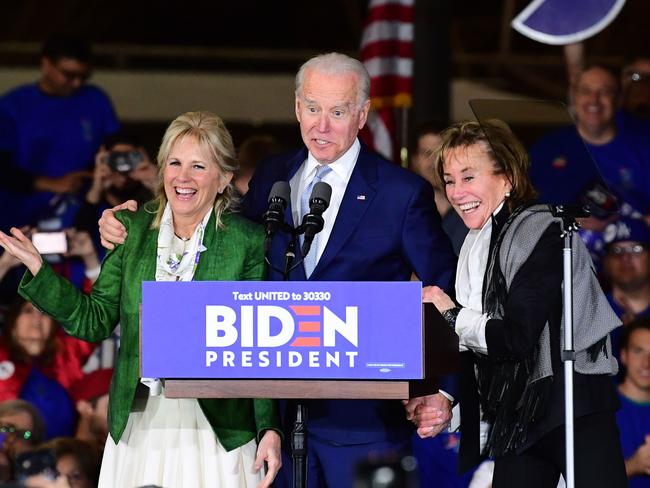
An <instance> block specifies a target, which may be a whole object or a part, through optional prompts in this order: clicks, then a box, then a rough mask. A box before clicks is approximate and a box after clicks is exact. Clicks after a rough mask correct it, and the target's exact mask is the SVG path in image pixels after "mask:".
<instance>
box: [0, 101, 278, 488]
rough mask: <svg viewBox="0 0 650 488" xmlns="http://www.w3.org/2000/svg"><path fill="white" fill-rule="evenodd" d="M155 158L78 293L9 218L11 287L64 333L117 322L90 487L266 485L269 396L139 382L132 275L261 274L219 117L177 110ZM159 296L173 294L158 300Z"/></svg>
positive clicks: (253, 230)
mask: <svg viewBox="0 0 650 488" xmlns="http://www.w3.org/2000/svg"><path fill="white" fill-rule="evenodd" d="M157 159H158V167H159V171H160V175H161V177H160V184H159V186H158V189H157V197H156V199H155V200H153V201H152V202H150V203H148V204H145V205H143V206H142V207H141V209H140V210H139V211H138V212H137V213H132V212H123V213H121V214H118V218H120V219H121V221H122V223H123V224H124V225H125V227H126V228H127V229H128V233H129V236H128V238H127V239H126V242H125V244H124V245H122V246H118V247H116V248H115V249H114V250H113V251H111V252H109V253H108V254H107V255H106V258H105V259H104V262H103V264H102V269H101V273H100V275H99V278H98V279H97V281H96V283H95V285H94V287H93V289H92V292H91V293H90V295H84V294H82V293H81V292H79V291H78V290H76V289H75V288H74V287H73V286H72V285H71V284H70V283H69V282H68V281H66V280H65V279H63V278H62V277H61V276H59V275H57V274H55V273H54V272H53V270H52V268H51V267H50V266H49V265H48V264H47V263H46V262H44V261H43V259H42V257H41V256H40V254H39V253H38V252H37V251H36V249H35V248H34V246H33V245H32V243H31V241H29V239H27V238H26V237H25V236H24V234H22V233H21V232H20V231H19V230H18V229H15V228H13V229H12V230H11V233H12V236H9V235H6V234H4V233H0V245H1V246H2V247H4V248H5V249H6V250H7V251H8V252H10V253H12V254H14V255H15V256H17V257H18V258H20V259H21V261H22V262H23V263H24V264H25V265H26V266H27V269H28V272H26V274H25V276H24V277H23V280H22V282H21V286H20V288H19V293H20V294H21V295H23V296H24V297H26V298H28V299H29V300H31V301H33V302H34V303H35V304H37V306H38V307H39V308H41V309H43V310H46V311H47V312H49V313H51V314H52V315H53V316H54V317H55V318H56V319H57V320H59V321H60V322H61V323H62V324H63V326H64V328H65V329H66V330H67V331H68V332H69V333H70V334H72V335H75V336H77V337H81V338H84V339H86V340H91V341H98V340H102V339H104V338H106V337H108V336H109V335H110V334H111V333H112V332H113V329H114V328H115V326H116V325H117V323H118V321H119V323H120V327H121V347H120V350H119V353H118V358H117V362H116V366H115V371H114V374H113V378H112V380H111V388H110V397H109V407H108V408H109V413H108V418H109V430H110V437H109V438H108V439H107V441H106V447H105V450H104V458H103V461H102V469H101V474H100V480H99V486H100V487H114V486H141V485H147V484H155V485H159V486H192V487H198V488H201V487H208V486H210V487H212V486H228V487H231V486H232V487H252V486H258V487H260V488H264V487H268V486H269V485H270V484H271V482H272V481H273V479H274V478H275V475H276V473H277V471H278V470H279V468H280V466H281V460H280V440H281V438H280V434H279V432H280V423H279V412H278V408H277V405H276V402H275V401H272V400H266V399H254V400H251V399H218V400H217V399H199V400H196V399H171V398H166V397H165V395H164V389H162V387H161V385H160V384H157V385H156V386H157V388H151V389H148V388H147V387H146V386H145V385H144V382H146V383H147V384H151V382H149V381H148V380H149V379H143V378H140V375H139V340H140V339H139V336H140V317H139V315H140V314H139V310H140V303H141V302H142V287H141V284H142V282H143V281H191V280H228V281H240V280H260V279H262V278H263V277H264V274H265V264H264V255H263V245H262V243H263V240H264V233H263V230H262V228H261V227H259V226H257V225H255V224H253V223H251V222H249V221H247V220H245V219H244V218H242V217H239V216H238V215H236V214H235V213H233V211H232V210H233V207H234V206H235V203H236V192H235V189H234V187H233V185H232V178H233V175H234V173H235V172H236V171H237V169H238V165H237V160H236V157H235V149H234V146H233V143H232V138H231V136H230V134H229V133H228V131H227V129H226V127H225V125H224V124H223V122H222V120H221V119H220V118H219V117H217V116H216V115H214V114H212V113H210V112H188V113H186V114H183V115H181V116H179V117H177V118H176V119H175V120H174V121H173V122H172V123H171V124H170V126H169V127H168V128H167V131H166V132H165V135H164V136H163V140H162V143H161V146H160V150H159V152H158V158H157ZM170 306H179V307H182V306H183V303H175V302H174V301H173V300H170ZM182 326H183V324H179V327H182ZM141 380H144V381H141ZM154 384H155V382H154ZM161 392H162V393H161ZM257 441H259V444H258V442H257ZM264 462H266V463H267V465H268V472H267V474H266V476H264V475H263V473H262V469H261V468H262V466H263V464H264Z"/></svg>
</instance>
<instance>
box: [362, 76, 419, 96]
mask: <svg viewBox="0 0 650 488" xmlns="http://www.w3.org/2000/svg"><path fill="white" fill-rule="evenodd" d="M412 87H413V79H412V78H406V77H402V76H394V75H386V76H380V77H377V78H373V83H372V85H371V87H370V98H375V97H387V96H391V95H396V94H398V93H409V94H410V93H412V91H411V89H412Z"/></svg>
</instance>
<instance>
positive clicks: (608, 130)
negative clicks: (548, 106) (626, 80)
mask: <svg viewBox="0 0 650 488" xmlns="http://www.w3.org/2000/svg"><path fill="white" fill-rule="evenodd" d="M617 89H618V86H617V82H616V79H615V78H614V77H613V76H612V75H611V74H610V73H609V72H608V71H606V70H604V69H602V68H599V67H597V66H596V67H593V68H591V69H588V70H587V71H585V72H584V73H582V75H580V78H579V79H578V82H577V83H576V86H575V90H574V94H573V96H574V104H575V109H576V119H577V123H578V130H579V131H580V135H582V136H583V137H584V138H585V139H587V141H588V142H592V143H598V144H601V143H604V142H607V140H605V139H609V138H611V137H614V134H615V130H616V127H615V122H614V115H615V111H616V96H617Z"/></svg>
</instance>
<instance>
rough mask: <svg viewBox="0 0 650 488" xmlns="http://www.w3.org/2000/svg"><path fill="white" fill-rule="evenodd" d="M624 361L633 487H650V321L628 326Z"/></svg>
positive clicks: (621, 418)
mask: <svg viewBox="0 0 650 488" xmlns="http://www.w3.org/2000/svg"><path fill="white" fill-rule="evenodd" d="M621 361H622V363H623V364H624V365H625V368H626V373H625V379H624V380H623V383H621V385H620V386H619V388H618V393H619V397H620V400H621V408H620V409H619V411H618V412H617V414H616V422H617V423H618V428H619V431H620V435H621V446H622V447H623V456H624V457H625V471H626V472H627V477H628V479H629V487H630V488H643V487H650V318H648V317H645V318H641V319H637V320H635V321H633V322H631V323H630V324H628V325H627V326H626V327H625V333H624V334H623V344H622V348H621Z"/></svg>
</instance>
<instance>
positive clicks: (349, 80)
mask: <svg viewBox="0 0 650 488" xmlns="http://www.w3.org/2000/svg"><path fill="white" fill-rule="evenodd" d="M369 91H370V78H369V75H368V72H367V71H366V69H365V68H364V66H363V65H362V64H361V63H360V62H359V61H357V60H355V59H352V58H350V57H348V56H345V55H342V54H337V53H331V54H325V55H321V56H317V57H315V58H312V59H310V60H309V61H307V62H306V63H305V64H304V65H303V66H302V67H301V68H300V71H299V72H298V74H297V76H296V98H295V111H296V117H297V119H298V122H299V123H300V132H301V135H302V139H303V141H304V143H305V146H306V147H304V148H303V149H301V150H300V151H298V152H297V153H295V154H293V155H290V156H288V157H276V158H273V159H271V160H267V161H265V162H264V163H262V164H261V165H260V166H259V167H258V169H257V170H256V172H255V174H254V176H253V178H252V179H251V181H250V183H249V191H248V193H247V195H246V200H245V206H244V208H245V213H246V214H247V215H248V216H249V217H250V218H252V219H254V220H258V221H259V220H261V216H262V214H263V213H264V211H265V210H266V208H267V206H268V203H267V200H268V196H269V192H270V189H271V186H272V185H273V184H274V183H275V182H276V181H288V182H289V184H290V186H291V202H290V205H289V208H288V209H287V212H286V217H285V218H286V220H287V222H288V223H290V224H293V225H298V224H299V223H300V221H301V219H302V212H301V196H302V195H303V193H305V189H307V190H309V188H308V186H309V184H310V182H311V181H312V180H313V179H314V177H315V176H316V175H317V174H318V175H319V180H322V181H324V182H326V183H328V184H329V185H330V186H331V187H332V197H331V200H330V205H329V207H328V209H327V210H326V211H325V213H324V214H323V217H324V220H325V225H324V228H323V230H322V231H321V232H320V233H319V234H317V237H316V239H315V240H314V243H313V244H312V249H311V250H310V251H309V254H312V253H313V256H312V261H314V262H315V267H314V268H313V271H311V269H307V270H306V269H305V266H302V265H300V266H297V267H296V268H295V269H293V270H292V271H291V273H290V275H289V279H291V280H294V281H295V280H307V279H309V280H317V281H408V280H409V279H410V278H411V275H412V273H415V275H416V276H417V277H418V278H419V279H420V280H421V281H422V282H423V283H424V284H425V285H427V284H433V283H435V284H438V285H439V286H441V287H443V288H448V287H449V285H450V281H451V278H452V273H453V270H454V265H455V257H454V255H453V252H452V250H451V246H450V243H449V241H448V239H447V237H446V235H445V234H444V232H443V230H442V228H441V226H440V217H439V216H438V214H437V211H436V206H435V202H434V197H433V191H432V189H431V185H429V184H428V183H427V182H426V181H425V180H423V179H422V178H420V177H418V176H415V175H414V174H412V173H409V172H408V171H406V170H404V169H402V168H400V167H399V166H397V165H395V164H393V163H391V162H389V161H387V160H385V159H383V158H382V157H380V156H379V155H377V154H375V153H373V152H371V151H370V150H369V149H368V148H367V147H366V146H364V145H363V144H362V143H361V142H360V141H359V139H358V138H357V134H358V132H359V130H360V129H361V128H362V127H363V126H364V124H365V122H366V118H367V116H368V110H369V108H370V100H369ZM325 166H327V167H328V168H329V169H328V170H326V171H325V172H324V173H325V174H324V175H323V176H320V174H322V173H323V169H324V167H325ZM288 242H289V237H288V236H287V235H286V234H280V233H279V234H277V235H276V236H275V237H274V239H273V241H272V243H271V247H270V250H269V259H270V261H271V263H273V264H274V267H276V268H282V266H283V264H284V256H285V250H286V247H287V244H288ZM297 247H300V246H297ZM297 254H298V256H297V260H299V259H300V258H301V256H300V251H299V250H298V252H297ZM269 279H274V280H281V279H283V276H282V272H281V271H279V270H277V269H269ZM397 325H398V326H401V327H408V326H409V324H397ZM433 402H434V403H435V406H437V407H439V409H440V427H439V428H438V429H439V430H442V428H443V426H444V425H445V424H446V423H447V422H448V420H449V418H450V416H451V414H450V403H449V401H448V400H447V398H446V397H445V396H443V395H441V394H438V395H436V396H435V398H434V400H433ZM308 409H309V410H308V411H309V421H308V432H309V442H308V475H307V476H308V486H309V487H310V488H313V487H321V486H328V487H332V488H333V487H336V488H339V487H346V486H352V483H353V479H354V468H355V466H356V464H358V463H359V462H360V461H363V460H365V459H367V458H368V456H369V455H370V454H371V453H372V454H375V455H379V456H381V455H382V454H387V453H392V454H395V453H397V454H404V453H407V452H408V451H409V449H410V435H411V432H412V428H411V426H410V425H409V423H408V422H407V420H406V416H405V413H404V409H403V407H402V405H401V404H400V403H399V402H397V401H386V400H363V401H361V400H325V401H311V402H309V403H308ZM285 464H287V463H285ZM289 468H290V467H289ZM288 471H290V469H289V470H286V467H285V473H287V472H288ZM276 484H277V480H276Z"/></svg>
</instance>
